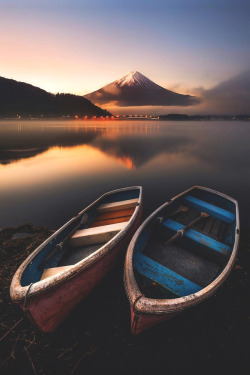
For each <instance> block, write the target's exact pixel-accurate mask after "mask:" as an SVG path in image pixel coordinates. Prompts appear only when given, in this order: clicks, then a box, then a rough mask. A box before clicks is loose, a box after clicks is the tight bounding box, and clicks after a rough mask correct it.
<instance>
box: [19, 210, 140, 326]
mask: <svg viewBox="0 0 250 375" xmlns="http://www.w3.org/2000/svg"><path fill="white" fill-rule="evenodd" d="M141 215H142V205H141V208H140V211H139V213H138V216H137V218H136V220H135V222H134V224H133V226H132V227H131V229H130V230H129V231H128V232H127V233H126V234H125V236H124V237H123V239H122V240H121V241H120V242H119V243H118V244H117V245H116V246H115V247H113V248H112V249H110V251H109V252H108V253H106V254H105V255H104V256H103V257H102V258H100V259H99V260H97V261H96V262H95V263H94V264H92V265H91V266H89V267H88V268H87V269H83V270H82V271H81V272H79V273H77V274H76V275H74V276H73V277H71V278H69V279H66V280H65V281H64V282H63V283H61V284H59V285H55V286H54V287H52V288H51V289H48V290H46V291H45V292H43V293H41V294H39V295H37V296H33V297H32V298H30V299H28V301H27V305H26V307H24V304H23V303H22V304H20V306H21V308H22V309H23V310H24V311H25V313H26V314H27V316H28V318H29V319H30V320H31V322H32V323H33V324H35V325H36V326H37V327H38V328H39V329H40V330H41V331H42V332H44V333H47V332H52V331H54V330H55V329H56V328H57V327H58V326H59V325H60V324H61V323H62V322H63V320H64V319H65V318H66V317H67V315H68V314H69V313H70V312H71V311H72V310H74V308H75V307H76V306H77V304H78V303H79V302H80V301H82V300H83V299H84V298H85V297H86V296H87V295H88V294H89V293H90V292H91V291H92V289H93V288H94V287H95V286H96V285H97V284H98V283H99V282H100V281H101V280H102V279H103V277H104V276H105V275H106V274H107V273H108V272H109V271H110V270H111V269H112V268H113V267H114V265H115V264H116V263H117V262H118V261H119V259H120V258H121V257H122V255H123V254H124V252H125V250H126V248H127V246H128V243H129V240H130V239H131V236H132V235H133V234H134V233H135V231H136V229H137V228H138V226H139V223H140V219H141Z"/></svg>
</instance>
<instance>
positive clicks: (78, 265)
mask: <svg viewBox="0 0 250 375" xmlns="http://www.w3.org/2000/svg"><path fill="white" fill-rule="evenodd" d="M141 214H142V188H141V187H140V186H139V187H138V186H135V187H128V188H123V189H119V190H114V191H111V192H109V193H106V194H104V195H103V196H101V197H100V198H99V199H97V200H96V201H95V202H93V203H92V204H91V205H89V206H88V207H87V208H85V209H84V210H83V211H81V212H80V213H79V214H78V215H77V216H75V217H73V218H72V219H71V220H70V221H68V222H67V223H66V224H65V225H63V226H62V227H61V228H60V229H59V230H57V231H56V232H55V233H54V234H53V235H52V236H51V237H49V238H48V239H47V240H46V241H45V242H44V243H42V244H41V245H40V246H39V247H38V248H37V249H36V250H35V251H34V252H33V253H32V254H31V255H30V256H29V257H28V258H27V259H26V260H25V261H24V262H23V263H22V264H21V266H20V267H19V268H18V270H17V271H16V273H15V275H14V277H13V280H12V283H11V287H10V295H11V298H12V300H13V301H14V302H17V303H19V305H20V306H21V307H22V309H23V310H24V311H25V313H26V314H27V315H28V317H29V318H30V320H31V321H32V322H33V323H34V324H35V325H36V326H37V327H38V328H39V329H40V330H41V331H43V332H51V331H53V330H54V329H55V328H56V327H57V326H58V325H59V324H60V323H61V322H62V321H63V320H64V318H65V317H66V316H67V315H68V314H69V313H70V312H71V311H72V310H73V309H74V307H75V306H76V305H77V304H78V303H79V302H80V301H81V300H82V299H83V298H85V297H86V296H87V295H88V293H89V292H90V291H91V290H92V289H93V288H94V287H95V285H96V284H97V283H99V282H100V281H101V279H102V278H103V277H104V276H105V275H106V273H107V272H108V271H109V270H110V269H111V268H112V267H113V266H114V264H115V263H116V262H117V261H118V259H119V257H121V256H122V255H123V251H125V249H126V248H127V246H128V243H129V241H130V239H131V237H132V236H133V234H134V233H135V231H136V229H137V228H138V226H139V222H140V219H141Z"/></svg>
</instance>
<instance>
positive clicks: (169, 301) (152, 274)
mask: <svg viewBox="0 0 250 375" xmlns="http://www.w3.org/2000/svg"><path fill="white" fill-rule="evenodd" d="M201 213H202V215H201ZM170 239H171V241H170ZM238 243H239V212H238V203H237V201H236V200H234V199H233V198H231V197H229V196H227V195H224V194H222V193H219V192H217V191H214V190H211V189H207V188H204V187H199V186H194V187H192V188H191V189H189V190H187V191H185V192H184V193H182V194H180V195H178V196H176V197H175V198H173V199H171V201H170V202H169V203H165V204H163V205H162V206H161V207H159V208H158V209H157V210H156V211H155V212H153V213H152V214H151V215H150V216H149V217H148V218H147V219H146V220H145V221H144V222H143V223H142V225H141V226H140V227H139V229H138V230H137V232H136V233H135V235H134V237H133V238H132V240H131V243H130V245H129V247H128V251H127V255H126V259H125V271H124V282H125V290H126V293H127V296H128V299H129V302H130V308H131V330H132V333H133V334H138V333H140V332H142V331H144V330H146V329H147V328H149V327H152V326H154V325H156V324H158V323H160V322H162V321H164V320H166V319H168V318H170V317H172V316H174V315H176V314H177V313H180V312H182V311H183V310H186V309H187V308H189V307H191V306H194V305H196V304H198V303H199V302H201V301H203V300H204V299H206V298H208V297H210V296H211V295H212V294H213V293H214V292H215V291H216V289H217V288H218V287H219V286H220V285H221V284H222V283H223V282H224V281H225V279H226V277H227V276H228V275H229V273H230V271H231V270H232V267H233V264H234V261H235V258H236V253H237V249H238Z"/></svg>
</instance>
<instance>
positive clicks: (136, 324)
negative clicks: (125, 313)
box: [130, 307, 179, 335]
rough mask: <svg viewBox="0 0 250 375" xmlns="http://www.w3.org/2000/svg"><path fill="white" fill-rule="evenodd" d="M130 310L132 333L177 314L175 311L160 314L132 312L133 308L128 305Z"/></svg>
mask: <svg viewBox="0 0 250 375" xmlns="http://www.w3.org/2000/svg"><path fill="white" fill-rule="evenodd" d="M130 311H131V332H132V334H133V335H138V334H139V333H142V332H143V331H146V330H147V329H149V328H151V327H154V326H156V325H157V324H160V323H162V322H164V321H165V320H168V319H170V318H172V317H174V316H175V315H177V314H179V312H176V313H169V314H161V315H158V314H157V315H152V314H142V313H139V314H138V313H136V312H134V310H133V308H132V307H130Z"/></svg>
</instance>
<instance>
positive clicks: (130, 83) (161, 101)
mask: <svg viewBox="0 0 250 375" xmlns="http://www.w3.org/2000/svg"><path fill="white" fill-rule="evenodd" d="M85 97H86V98H87V99H89V100H90V101H92V102H93V103H94V104H97V105H105V104H106V105H115V106H118V107H130V106H149V105H151V106H173V105H174V106H178V105H179V106H189V105H192V104H196V103H197V102H199V100H198V99H197V98H195V97H194V96H190V95H182V94H177V93H176V92H173V91H170V90H167V89H165V88H164V87H161V86H159V85H157V84H156V83H154V82H153V81H151V80H150V79H149V78H147V77H145V76H144V75H143V74H141V73H140V72H137V71H133V72H130V73H128V74H127V75H125V76H124V77H122V78H120V79H118V80H117V81H114V82H112V83H110V84H109V85H106V86H104V87H102V88H101V89H99V90H97V91H94V92H92V93H90V94H87V95H85Z"/></svg>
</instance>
